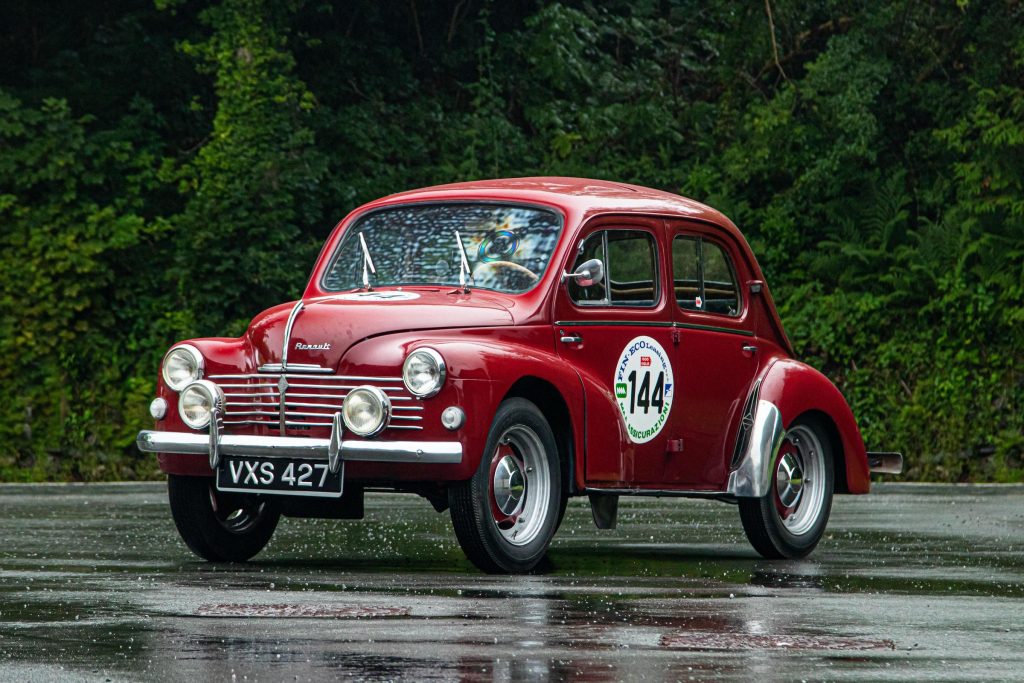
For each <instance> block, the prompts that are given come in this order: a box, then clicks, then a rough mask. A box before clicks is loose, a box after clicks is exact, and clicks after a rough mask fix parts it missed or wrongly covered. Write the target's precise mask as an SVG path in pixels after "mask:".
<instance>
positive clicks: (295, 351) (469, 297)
mask: <svg viewBox="0 0 1024 683" xmlns="http://www.w3.org/2000/svg"><path fill="white" fill-rule="evenodd" d="M505 298H506V297H502V296H500V295H496V294H493V293H490V292H484V291H480V290H475V291H473V292H471V293H470V294H463V293H461V292H459V293H453V292H452V290H450V289H439V290H424V289H418V290H396V289H384V290H376V291H373V292H362V291H358V292H350V293H342V294H336V295H332V296H325V297H317V298H311V299H303V300H302V308H301V309H300V310H299V311H298V313H297V314H295V316H294V319H293V321H292V328H291V335H290V337H289V340H288V363H313V364H316V365H320V366H322V367H329V368H337V367H338V365H339V363H340V362H341V359H342V358H343V357H344V356H345V353H346V352H347V351H348V350H349V349H350V348H351V347H352V346H353V345H354V344H356V343H358V342H360V341H363V340H364V339H368V338H370V337H375V336H378V335H381V334H389V333H394V332H409V331H415V330H428V329H430V330H436V329H452V328H466V327H501V326H507V325H512V324H513V322H514V321H513V318H512V315H511V313H510V312H509V309H508V306H507V303H508V302H505V301H503V299H505ZM297 303H298V302H291V303H288V304H282V305H280V306H275V307H274V308H271V309H268V310H266V311H264V312H263V313H261V314H259V315H258V316H256V318H255V319H253V321H252V324H251V325H250V326H249V331H248V333H247V336H248V340H249V343H250V344H251V346H252V350H253V353H254V356H255V358H254V360H255V364H256V367H259V366H261V365H264V364H266V363H280V362H281V359H282V358H281V357H282V349H283V344H284V338H285V333H286V328H287V326H288V319H289V317H291V315H292V312H293V310H294V309H295V307H296V304H297Z"/></svg>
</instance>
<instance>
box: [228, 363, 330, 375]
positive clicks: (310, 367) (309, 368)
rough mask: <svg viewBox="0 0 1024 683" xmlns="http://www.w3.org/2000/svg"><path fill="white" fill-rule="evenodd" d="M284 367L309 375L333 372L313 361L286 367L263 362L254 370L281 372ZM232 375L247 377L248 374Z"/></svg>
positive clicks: (290, 370)
mask: <svg viewBox="0 0 1024 683" xmlns="http://www.w3.org/2000/svg"><path fill="white" fill-rule="evenodd" d="M286 369H287V370H288V372H298V373H304V374H310V375H329V374H331V373H332V372H333V370H331V369H330V368H325V367H324V366H322V365H316V364H315V363H291V364H290V365H288V366H287V367H285V366H284V365H282V364H281V363H264V364H263V365H261V366H259V367H258V368H256V372H283V371H284V370H286ZM222 376H224V375H222ZM228 376H231V375H228ZM234 376H235V377H247V376H249V375H234Z"/></svg>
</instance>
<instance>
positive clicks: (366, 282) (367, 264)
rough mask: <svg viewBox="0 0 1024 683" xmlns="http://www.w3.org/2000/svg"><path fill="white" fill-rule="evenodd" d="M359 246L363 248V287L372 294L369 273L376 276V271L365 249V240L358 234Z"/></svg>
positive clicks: (367, 250) (368, 252) (368, 251)
mask: <svg viewBox="0 0 1024 683" xmlns="http://www.w3.org/2000/svg"><path fill="white" fill-rule="evenodd" d="M359 246H360V247H362V248H363V287H365V288H366V291H367V292H372V291H373V287H371V286H370V273H373V274H374V275H376V274H377V269H376V268H374V267H373V259H372V258H370V250H369V249H367V248H366V239H365V238H364V237H363V233H359Z"/></svg>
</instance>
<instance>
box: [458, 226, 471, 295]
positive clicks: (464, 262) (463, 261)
mask: <svg viewBox="0 0 1024 683" xmlns="http://www.w3.org/2000/svg"><path fill="white" fill-rule="evenodd" d="M455 243H456V244H458V245H459V287H460V288H461V289H462V291H463V292H464V293H466V294H469V287H468V286H467V285H466V276H467V275H468V276H469V281H470V282H473V274H472V272H470V270H469V259H467V258H466V248H465V247H464V246H462V235H460V234H459V231H458V230H456V231H455Z"/></svg>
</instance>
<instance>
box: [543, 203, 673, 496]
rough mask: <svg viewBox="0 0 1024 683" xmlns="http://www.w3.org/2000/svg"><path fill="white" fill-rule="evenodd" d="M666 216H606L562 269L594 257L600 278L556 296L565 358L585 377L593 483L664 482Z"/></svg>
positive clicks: (572, 284) (667, 423)
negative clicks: (600, 270)
mask: <svg viewBox="0 0 1024 683" xmlns="http://www.w3.org/2000/svg"><path fill="white" fill-rule="evenodd" d="M664 231H665V226H664V222H663V221H662V220H660V219H654V218H651V219H642V218H634V219H630V220H628V221H627V220H624V219H621V218H616V219H613V220H609V219H604V220H601V221H599V222H594V223H591V224H590V225H588V226H587V228H585V230H584V231H583V232H581V234H580V236H579V237H578V240H577V243H576V245H575V248H574V249H573V250H572V251H571V252H570V257H569V258H568V259H567V262H566V263H565V264H564V267H565V268H566V269H567V270H569V271H570V272H571V271H573V270H575V268H576V267H578V266H579V265H580V264H582V263H584V262H585V261H588V260H590V259H594V258H597V259H600V260H601V261H602V263H603V264H604V266H605V275H604V278H603V280H602V281H601V282H598V283H596V284H594V285H592V286H590V287H582V286H580V285H579V284H578V283H576V281H575V280H574V279H571V278H570V279H568V280H567V281H566V283H565V284H564V285H563V286H562V287H560V288H559V293H558V296H557V297H556V302H555V334H556V343H557V345H558V352H559V355H560V357H561V358H563V359H564V360H565V361H566V362H568V363H571V364H572V365H573V366H574V367H575V368H576V369H577V371H578V372H579V373H580V376H581V378H582V380H583V386H584V392H585V397H586V406H587V407H586V455H585V458H586V459H585V463H586V465H585V472H586V479H587V482H588V484H590V485H597V486H608V487H614V486H643V485H652V484H658V483H660V481H661V478H662V468H663V466H664V461H665V452H666V440H667V439H668V438H669V436H670V435H672V433H673V425H672V420H671V417H672V416H673V415H674V411H673V400H672V399H673V395H674V393H673V392H674V386H673V385H674V379H673V374H672V332H673V330H672V315H673V313H672V307H674V306H675V302H674V300H673V299H672V298H671V296H669V295H667V294H666V288H667V283H668V281H667V279H666V277H665V272H666V268H667V263H668V262H667V257H666V254H665V243H664V235H665V232H664Z"/></svg>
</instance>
